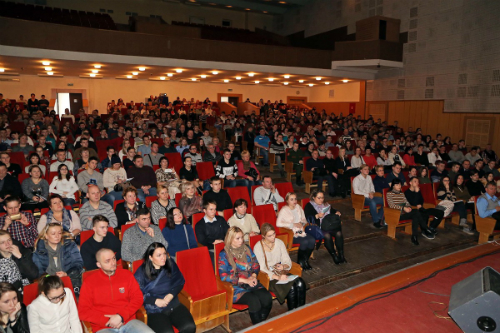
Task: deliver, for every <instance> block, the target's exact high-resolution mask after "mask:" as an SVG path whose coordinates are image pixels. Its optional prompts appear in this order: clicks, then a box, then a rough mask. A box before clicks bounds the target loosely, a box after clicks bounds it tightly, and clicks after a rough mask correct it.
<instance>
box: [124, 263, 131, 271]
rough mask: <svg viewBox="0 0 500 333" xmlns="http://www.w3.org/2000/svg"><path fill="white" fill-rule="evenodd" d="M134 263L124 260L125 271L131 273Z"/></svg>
mask: <svg viewBox="0 0 500 333" xmlns="http://www.w3.org/2000/svg"><path fill="white" fill-rule="evenodd" d="M131 266H132V263H131V262H130V261H125V260H122V267H123V269H126V270H129V271H132V269H131V268H132V267H131Z"/></svg>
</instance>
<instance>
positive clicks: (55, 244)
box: [33, 223, 83, 292]
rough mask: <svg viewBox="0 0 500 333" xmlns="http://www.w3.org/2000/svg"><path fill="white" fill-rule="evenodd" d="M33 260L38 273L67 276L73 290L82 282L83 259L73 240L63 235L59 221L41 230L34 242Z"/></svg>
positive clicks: (77, 288) (76, 290) (76, 289)
mask: <svg viewBox="0 0 500 333" xmlns="http://www.w3.org/2000/svg"><path fill="white" fill-rule="evenodd" d="M33 262H34V263H35V265H36V266H37V267H38V274H39V275H42V274H49V275H57V276H59V277H63V276H69V278H70V279H71V282H72V283H73V288H74V289H75V292H78V290H79V289H80V288H79V287H80V286H81V284H82V272H83V260H82V256H81V255H80V251H79V250H78V246H77V245H76V243H75V242H74V241H72V240H71V239H69V238H67V237H66V235H65V236H64V237H63V228H62V226H61V225H60V224H59V223H50V224H47V225H46V226H45V228H44V229H43V230H42V232H41V233H40V235H39V236H38V239H37V241H36V243H35V252H34V253H33Z"/></svg>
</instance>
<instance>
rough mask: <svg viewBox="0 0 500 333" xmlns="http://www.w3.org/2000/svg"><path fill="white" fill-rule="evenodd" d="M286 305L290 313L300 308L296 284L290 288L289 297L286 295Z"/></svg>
mask: <svg viewBox="0 0 500 333" xmlns="http://www.w3.org/2000/svg"><path fill="white" fill-rule="evenodd" d="M286 305H287V306H288V311H290V310H293V309H295V308H297V307H298V290H297V287H296V286H295V283H294V284H293V286H292V288H290V291H289V292H288V295H286Z"/></svg>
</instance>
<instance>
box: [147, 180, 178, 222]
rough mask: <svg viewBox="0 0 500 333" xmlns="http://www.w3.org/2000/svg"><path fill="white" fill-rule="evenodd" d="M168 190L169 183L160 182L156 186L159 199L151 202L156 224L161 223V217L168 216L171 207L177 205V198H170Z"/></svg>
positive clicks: (152, 217)
mask: <svg viewBox="0 0 500 333" xmlns="http://www.w3.org/2000/svg"><path fill="white" fill-rule="evenodd" d="M168 191H169V189H168V185H166V184H158V187H157V188H156V192H157V193H158V199H156V200H155V201H153V203H152V204H151V219H152V220H153V223H154V224H156V225H158V224H159V222H160V220H161V219H164V218H166V217H167V213H168V211H169V210H170V209H171V208H174V207H175V200H170V197H169V193H168Z"/></svg>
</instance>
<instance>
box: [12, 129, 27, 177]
mask: <svg viewBox="0 0 500 333" xmlns="http://www.w3.org/2000/svg"><path fill="white" fill-rule="evenodd" d="M21 132H23V131H21ZM9 155H10V163H14V164H19V166H20V167H21V170H24V167H25V165H27V163H28V162H27V161H26V159H25V158H24V153H23V152H22V151H18V152H11V153H10V154H9Z"/></svg>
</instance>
